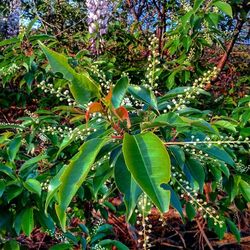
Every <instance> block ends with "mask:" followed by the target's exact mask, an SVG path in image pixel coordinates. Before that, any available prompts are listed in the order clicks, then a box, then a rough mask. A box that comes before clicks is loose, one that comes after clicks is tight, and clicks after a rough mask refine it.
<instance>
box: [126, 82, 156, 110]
mask: <svg viewBox="0 0 250 250" xmlns="http://www.w3.org/2000/svg"><path fill="white" fill-rule="evenodd" d="M128 90H129V93H130V94H131V95H133V96H134V97H135V98H136V99H138V100H141V101H143V102H145V103H146V104H148V105H149V106H151V107H152V108H154V109H156V110H157V101H156V97H155V95H154V93H153V92H152V91H151V90H149V89H147V88H145V87H142V86H137V85H130V86H129V87H128Z"/></svg>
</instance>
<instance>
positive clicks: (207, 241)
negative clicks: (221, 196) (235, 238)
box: [196, 219, 214, 250]
mask: <svg viewBox="0 0 250 250" xmlns="http://www.w3.org/2000/svg"><path fill="white" fill-rule="evenodd" d="M196 223H197V225H198V227H199V229H200V232H201V234H202V236H203V239H204V240H205V241H206V243H207V245H208V247H209V249H210V250H214V248H213V246H212V245H211V243H210V242H209V239H208V238H207V236H206V234H205V232H204V230H203V228H202V227H201V224H200V222H199V220H198V219H197V220H196Z"/></svg>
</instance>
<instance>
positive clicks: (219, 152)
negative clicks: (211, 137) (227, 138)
mask: <svg viewBox="0 0 250 250" xmlns="http://www.w3.org/2000/svg"><path fill="white" fill-rule="evenodd" d="M196 148H198V149H201V150H202V151H203V152H204V153H207V154H208V155H209V156H212V157H214V158H216V159H218V160H221V161H224V162H225V163H227V164H229V165H230V166H233V165H234V161H233V159H232V157H231V156H230V155H229V154H228V153H227V152H226V151H225V150H224V149H221V148H219V147H217V146H212V147H202V146H199V145H197V146H196Z"/></svg>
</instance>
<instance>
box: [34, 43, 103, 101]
mask: <svg viewBox="0 0 250 250" xmlns="http://www.w3.org/2000/svg"><path fill="white" fill-rule="evenodd" d="M39 44H40V47H41V48H42V50H43V52H44V54H45V55H46V56H47V58H48V60H49V63H50V65H51V68H52V70H53V72H54V73H57V72H59V73H61V74H62V75H63V77H64V79H66V80H68V81H70V82H71V84H69V88H70V91H71V93H72V95H73V96H74V98H75V100H76V101H77V102H78V103H80V104H82V105H84V104H86V103H88V102H89V100H90V99H91V98H93V97H99V96H100V93H99V92H100V87H99V86H97V85H96V83H95V82H94V81H93V80H92V79H91V78H90V77H89V75H88V74H87V72H84V73H81V74H79V73H77V72H76V71H75V70H74V69H73V68H72V67H71V66H70V65H69V64H68V60H67V58H66V57H65V56H64V55H62V54H60V53H57V52H55V51H53V50H51V49H49V48H47V47H46V46H45V45H44V44H42V43H41V42H39Z"/></svg>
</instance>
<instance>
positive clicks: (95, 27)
mask: <svg viewBox="0 0 250 250" xmlns="http://www.w3.org/2000/svg"><path fill="white" fill-rule="evenodd" d="M86 6H87V13H88V14H87V15H88V20H87V22H88V26H89V33H90V34H91V35H95V36H96V38H92V41H91V42H92V46H91V48H92V50H93V51H94V52H98V49H97V48H96V40H97V39H99V40H100V42H101V43H102V42H103V39H102V36H103V35H104V34H106V33H107V32H108V20H109V16H110V15H109V13H110V12H109V1H108V0H101V1H100V0H87V1H86Z"/></svg>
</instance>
